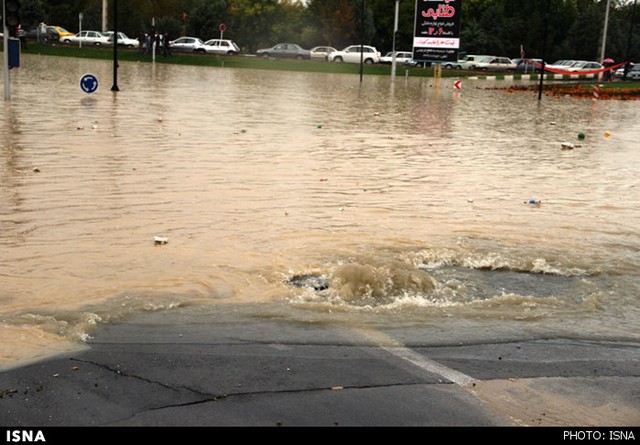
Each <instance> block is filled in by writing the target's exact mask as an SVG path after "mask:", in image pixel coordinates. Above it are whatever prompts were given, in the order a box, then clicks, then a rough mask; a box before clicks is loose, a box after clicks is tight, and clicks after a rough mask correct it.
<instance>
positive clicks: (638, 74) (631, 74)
mask: <svg viewBox="0 0 640 445" xmlns="http://www.w3.org/2000/svg"><path fill="white" fill-rule="evenodd" d="M616 77H617V78H618V79H624V66H623V67H622V68H618V69H617V70H616ZM638 79H640V64H633V63H632V64H631V67H630V68H629V71H627V80H638Z"/></svg>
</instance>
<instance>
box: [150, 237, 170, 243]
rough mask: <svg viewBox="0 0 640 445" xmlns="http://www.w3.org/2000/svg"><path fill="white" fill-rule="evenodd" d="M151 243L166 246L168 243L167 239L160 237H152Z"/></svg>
mask: <svg viewBox="0 0 640 445" xmlns="http://www.w3.org/2000/svg"><path fill="white" fill-rule="evenodd" d="M153 242H154V243H155V244H167V243H168V242H169V238H164V237H162V236H154V237H153Z"/></svg>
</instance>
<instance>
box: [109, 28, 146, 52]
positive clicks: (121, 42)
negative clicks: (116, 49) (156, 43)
mask: <svg viewBox="0 0 640 445" xmlns="http://www.w3.org/2000/svg"><path fill="white" fill-rule="evenodd" d="M104 35H105V36H107V42H108V45H113V31H108V32H105V33H104ZM118 46H124V47H126V48H139V47H140V42H139V41H138V39H132V38H130V37H129V36H127V35H126V34H125V33H123V32H120V31H118Z"/></svg>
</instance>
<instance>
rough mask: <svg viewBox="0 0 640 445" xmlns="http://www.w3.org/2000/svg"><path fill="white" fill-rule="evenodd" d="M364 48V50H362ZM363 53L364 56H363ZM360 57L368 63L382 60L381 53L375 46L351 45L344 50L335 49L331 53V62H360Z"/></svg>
mask: <svg viewBox="0 0 640 445" xmlns="http://www.w3.org/2000/svg"><path fill="white" fill-rule="evenodd" d="M360 48H362V52H360ZM361 54H362V57H361ZM360 59H362V61H363V62H364V63H366V64H368V65H370V64H372V63H379V62H380V53H379V52H378V50H377V49H375V47H373V46H367V45H351V46H347V47H346V48H345V49H343V50H342V51H334V52H332V53H331V54H329V62H335V63H342V62H346V63H360Z"/></svg>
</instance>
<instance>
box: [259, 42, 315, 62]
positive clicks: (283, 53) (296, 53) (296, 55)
mask: <svg viewBox="0 0 640 445" xmlns="http://www.w3.org/2000/svg"><path fill="white" fill-rule="evenodd" d="M256 54H257V55H259V56H262V57H267V58H268V57H279V58H285V59H310V58H311V52H310V51H309V50H308V49H304V48H302V47H301V46H300V45H297V44H295V43H278V44H277V45H275V46H272V47H271V48H263V49H259V50H258V51H256Z"/></svg>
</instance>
